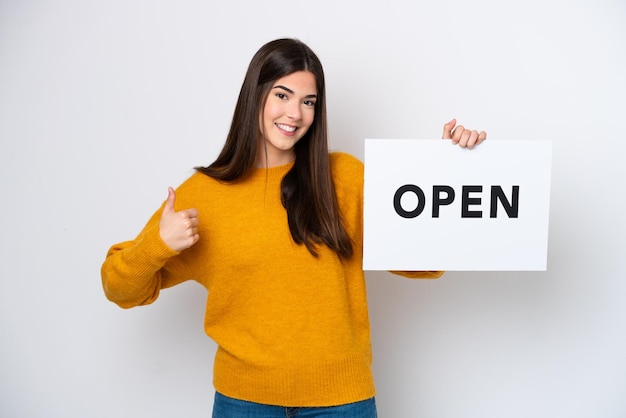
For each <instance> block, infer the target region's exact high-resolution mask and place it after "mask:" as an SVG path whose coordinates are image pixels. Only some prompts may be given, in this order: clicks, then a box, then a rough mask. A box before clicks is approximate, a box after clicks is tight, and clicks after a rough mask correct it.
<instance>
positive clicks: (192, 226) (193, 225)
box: [159, 187, 200, 251]
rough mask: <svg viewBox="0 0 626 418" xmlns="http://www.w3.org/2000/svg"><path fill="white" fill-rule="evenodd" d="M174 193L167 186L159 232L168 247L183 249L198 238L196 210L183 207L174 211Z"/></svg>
mask: <svg viewBox="0 0 626 418" xmlns="http://www.w3.org/2000/svg"><path fill="white" fill-rule="evenodd" d="M175 202H176V193H175V192H174V189H172V188H171V187H170V188H168V196H167V202H165V207H164V208H163V213H162V214H161V221H160V222H159V234H160V235H161V239H162V240H163V242H165V244H167V246H168V247H170V248H171V249H172V250H174V251H182V250H185V249H187V248H189V247H191V246H192V245H194V244H195V243H196V242H198V240H199V239H200V235H198V210H197V209H185V210H181V211H178V212H176V211H175V210H174V203H175Z"/></svg>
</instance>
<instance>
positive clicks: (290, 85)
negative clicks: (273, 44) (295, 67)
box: [257, 71, 317, 167]
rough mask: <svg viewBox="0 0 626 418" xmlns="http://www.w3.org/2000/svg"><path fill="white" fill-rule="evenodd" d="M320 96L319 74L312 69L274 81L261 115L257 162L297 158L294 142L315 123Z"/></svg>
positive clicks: (270, 163) (261, 164)
mask: <svg viewBox="0 0 626 418" xmlns="http://www.w3.org/2000/svg"><path fill="white" fill-rule="evenodd" d="M316 100H317V88H316V86H315V76H314V75H313V73H311V72H308V71H298V72H295V73H291V74H289V75H287V76H285V77H282V78H280V79H278V80H276V81H275V82H274V84H273V85H272V89H271V90H270V92H269V95H268V97H267V101H266V102H265V106H264V108H263V113H262V114H261V118H260V119H261V121H260V123H261V133H262V137H261V138H260V141H261V144H260V145H261V146H260V147H259V155H257V166H259V167H265V166H277V165H282V164H287V163H289V162H291V161H293V159H294V158H295V151H294V146H295V145H296V143H297V142H298V141H299V140H300V139H301V138H302V137H303V136H304V135H305V134H306V132H307V131H308V130H309V128H310V127H311V124H312V123H313V119H314V117H315V101H316ZM263 142H264V143H265V144H263ZM266 149H267V161H266Z"/></svg>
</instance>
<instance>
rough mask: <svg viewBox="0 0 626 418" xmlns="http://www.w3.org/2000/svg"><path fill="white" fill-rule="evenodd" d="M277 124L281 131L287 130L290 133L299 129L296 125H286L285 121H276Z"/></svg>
mask: <svg viewBox="0 0 626 418" xmlns="http://www.w3.org/2000/svg"><path fill="white" fill-rule="evenodd" d="M275 125H276V127H277V128H278V129H280V130H281V131H283V132H286V133H290V134H292V133H294V132H295V131H296V129H298V128H297V127H295V126H290V125H285V124H284V123H276V124H275Z"/></svg>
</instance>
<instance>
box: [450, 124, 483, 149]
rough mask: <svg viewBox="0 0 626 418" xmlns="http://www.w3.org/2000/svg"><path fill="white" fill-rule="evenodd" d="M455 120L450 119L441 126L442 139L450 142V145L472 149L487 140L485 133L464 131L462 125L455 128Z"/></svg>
mask: <svg viewBox="0 0 626 418" xmlns="http://www.w3.org/2000/svg"><path fill="white" fill-rule="evenodd" d="M455 125H456V119H452V120H451V121H450V122H448V123H446V124H445V125H443V134H442V136H441V138H442V139H450V140H452V144H453V145H456V144H459V146H460V147H461V148H469V149H472V148H474V147H475V146H476V145H478V144H480V143H481V142H483V141H484V140H485V139H487V133H486V132H485V131H481V132H480V133H479V132H478V131H476V130H469V129H465V127H464V126H463V125H459V126H456V127H455Z"/></svg>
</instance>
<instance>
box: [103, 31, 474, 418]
mask: <svg viewBox="0 0 626 418" xmlns="http://www.w3.org/2000/svg"><path fill="white" fill-rule="evenodd" d="M325 102H326V100H325V84H324V73H323V70H322V65H321V63H320V61H319V59H318V58H317V56H316V55H315V54H314V53H313V51H312V50H311V49H310V48H309V47H307V46H306V45H305V44H303V43H302V42H300V41H297V40H293V39H279V40H275V41H272V42H269V43H268V44H266V45H264V46H263V47H261V49H260V50H259V51H258V52H257V53H256V54H255V56H254V57H253V59H252V61H251V63H250V66H249V68H248V71H247V73H246V76H245V79H244V82H243V86H242V88H241V92H240V95H239V100H238V102H237V105H236V108H235V112H234V117H233V121H232V125H231V128H230V132H229V134H228V137H227V140H226V143H225V145H224V148H223V150H222V152H221V153H220V155H219V156H218V158H217V159H216V161H215V162H214V163H212V164H211V165H209V166H208V167H201V168H198V169H197V172H196V173H195V174H194V175H192V176H191V177H190V178H189V179H188V180H186V181H185V182H184V183H183V184H182V185H181V186H180V187H179V188H178V189H177V190H176V191H174V190H173V189H172V188H170V189H169V194H168V198H167V200H166V202H164V204H163V205H162V207H161V209H159V210H158V211H157V212H156V213H155V214H154V215H153V216H152V218H151V219H150V220H149V221H148V223H147V225H146V226H145V228H144V229H143V230H142V232H141V233H140V234H139V236H138V237H137V238H136V239H134V240H132V241H127V242H123V243H120V244H117V245H114V246H113V247H111V249H110V250H109V252H108V255H107V258H106V260H105V261H104V263H103V266H102V281H103V287H104V290H105V294H106V296H107V297H108V298H109V299H110V300H112V301H113V302H115V303H117V304H118V305H120V306H122V307H124V308H129V307H133V306H138V305H144V304H149V303H152V302H153V301H154V300H156V299H157V297H158V295H159V291H160V290H161V289H163V288H167V287H170V286H174V285H176V284H178V283H181V282H183V281H185V280H189V279H193V280H196V281H197V282H199V283H200V284H202V285H203V286H205V287H206V288H207V290H208V299H207V304H206V313H205V322H204V326H205V331H206V333H207V334H208V335H209V336H210V337H211V338H212V339H213V340H215V341H216V343H217V344H218V349H217V353H216V356H215V363H214V386H215V388H216V397H215V402H214V411H213V416H214V417H220V418H221V417H243V416H245V417H251V416H259V417H271V416H282V417H284V416H285V414H287V416H318V415H316V414H325V415H324V416H328V417H331V416H332V417H341V416H349V417H352V418H354V417H363V418H371V417H375V416H376V407H375V401H374V394H375V389H374V380H373V377H372V371H371V362H372V355H371V344H370V328H369V320H368V312H367V298H366V293H365V280H364V273H363V270H362V267H361V265H362V243H363V231H362V219H363V214H362V204H363V165H362V163H361V162H360V161H358V160H357V159H356V158H354V157H352V156H350V155H348V154H343V153H330V154H329V152H328V145H327V123H326V103H325ZM443 136H444V138H449V139H451V140H452V141H453V143H458V144H459V145H460V146H463V147H470V148H471V147H473V146H474V145H476V144H478V143H480V142H482V141H483V140H484V139H485V137H486V134H485V133H484V132H481V133H480V134H479V133H478V132H476V131H470V130H466V129H464V128H463V127H461V126H459V127H456V128H455V121H454V120H453V121H452V122H450V123H448V124H446V125H445V127H444V135H443ZM441 274H442V272H412V273H404V275H406V276H409V277H425V278H428V277H439V276H440V275H441ZM298 414H301V415H298Z"/></svg>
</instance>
